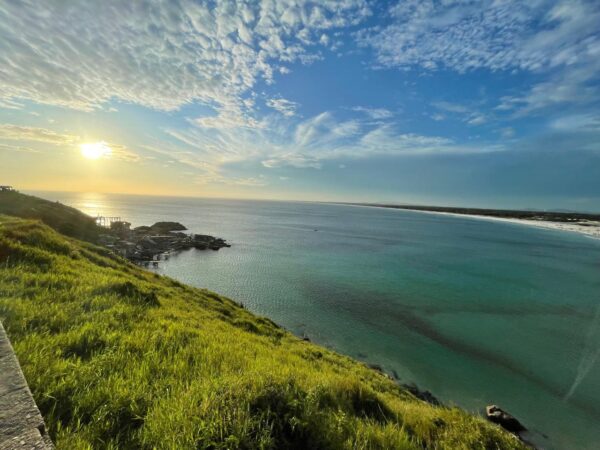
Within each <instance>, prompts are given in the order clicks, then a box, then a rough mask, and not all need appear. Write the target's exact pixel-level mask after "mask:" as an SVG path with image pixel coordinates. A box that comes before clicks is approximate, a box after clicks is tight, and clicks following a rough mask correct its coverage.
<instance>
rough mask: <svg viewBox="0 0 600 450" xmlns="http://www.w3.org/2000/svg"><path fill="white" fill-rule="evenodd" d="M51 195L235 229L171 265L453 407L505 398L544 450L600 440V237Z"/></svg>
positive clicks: (351, 210) (127, 214)
mask: <svg viewBox="0 0 600 450" xmlns="http://www.w3.org/2000/svg"><path fill="white" fill-rule="evenodd" d="M41 195H42V196H44V197H46V198H50V199H53V200H59V201H62V202H64V203H67V204H69V205H72V206H75V207H77V208H79V209H81V210H84V211H86V212H87V213H89V214H92V215H96V214H97V213H101V214H104V215H111V216H113V215H118V216H122V217H123V218H126V219H127V220H129V221H131V222H132V223H133V224H134V226H137V225H142V224H151V223H153V222H155V221H157V220H177V221H180V222H182V223H183V224H185V225H186V226H188V228H189V229H190V230H191V231H193V232H200V233H209V234H213V235H216V236H219V237H223V238H225V239H227V240H228V241H229V242H230V243H231V244H233V246H232V247H231V248H230V249H222V250H220V251H219V252H200V251H196V250H191V251H187V252H183V253H180V254H178V255H176V256H173V257H171V258H170V259H169V260H168V261H166V262H164V263H162V266H161V267H160V268H159V269H157V270H158V271H159V272H160V273H163V274H166V275H170V276H172V277H174V278H177V279H179V280H181V281H183V282H186V283H189V284H192V285H195V286H199V287H206V288H209V289H212V290H214V291H217V292H219V293H222V294H224V295H227V296H229V297H231V298H234V299H236V300H238V301H241V302H243V303H244V304H245V305H246V307H247V308H248V309H250V310H252V311H255V312H257V313H259V314H262V315H265V316H268V317H270V318H272V319H273V320H275V321H276V322H278V323H279V324H281V325H283V326H285V327H286V328H288V329H290V330H291V331H293V332H295V333H297V334H306V335H308V336H309V337H310V338H311V340H313V341H315V342H318V343H320V344H323V345H326V346H328V347H331V348H334V349H336V350H338V351H340V352H343V353H346V354H348V355H351V356H354V357H356V358H358V359H361V360H363V361H366V362H369V363H377V364H380V365H381V366H383V367H384V369H385V370H386V371H387V372H389V373H395V374H396V375H397V376H398V377H399V378H400V379H401V380H402V381H405V382H410V381H412V382H415V383H417V384H418V385H419V386H420V387H421V388H425V389H429V390H431V391H432V392H433V393H434V394H435V395H436V396H438V397H439V398H440V399H441V400H442V401H444V402H446V403H448V404H456V405H459V406H461V407H463V408H466V409H468V410H471V411H474V412H476V411H480V410H481V409H482V408H483V407H485V405H486V404H489V403H496V404H499V405H500V406H501V407H503V408H504V409H506V410H508V411H510V412H511V413H512V414H514V415H515V416H516V417H518V418H519V419H521V421H522V422H524V424H525V425H526V426H528V427H529V428H530V429H531V430H533V433H532V437H533V439H534V440H535V442H536V443H537V444H541V445H542V446H543V447H544V448H564V449H576V448H577V449H578V448H581V449H592V448H594V449H596V448H599V447H598V446H599V444H598V443H599V442H600V362H599V361H598V359H600V358H598V357H599V355H600V240H594V239H591V238H588V237H585V236H580V235H577V234H574V233H568V232H561V231H554V230H545V229H538V228H534V227H528V226H523V225H518V224H510V223H503V222H494V221H486V220H476V219H469V218H462V217H452V216H443V215H435V214H425V213H418V212H411V211H401V210H389V209H378V208H366V207H354V206H344V205H327V204H311V203H282V202H261V201H235V200H204V199H202V200H200V199H182V198H152V197H135V196H117V195H91V194H58V193H43V194H41ZM544 435H547V438H546V437H544Z"/></svg>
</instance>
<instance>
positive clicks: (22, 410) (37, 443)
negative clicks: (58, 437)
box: [0, 323, 54, 450]
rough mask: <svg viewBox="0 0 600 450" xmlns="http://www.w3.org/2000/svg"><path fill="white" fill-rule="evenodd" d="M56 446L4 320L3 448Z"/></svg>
mask: <svg viewBox="0 0 600 450" xmlns="http://www.w3.org/2000/svg"><path fill="white" fill-rule="evenodd" d="M53 448H54V446H53V445H52V442H51V441H50V438H49V437H48V434H47V433H46V426H45V425H44V419H42V415H41V414H40V411H39V409H38V407H37V406H36V404H35V401H34V400H33V396H32V395H31V391H30V390H29V386H27V381H25V377H24V376H23V372H22V371H21V366H19V361H18V360H17V357H16V355H15V353H14V351H13V348H12V346H11V345H10V341H9V340H8V337H7V336H6V332H5V331H4V327H3V326H2V324H1V323H0V450H17V449H18V450H25V449H27V450H42V449H44V450H47V449H53Z"/></svg>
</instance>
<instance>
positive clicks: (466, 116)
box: [431, 101, 488, 125]
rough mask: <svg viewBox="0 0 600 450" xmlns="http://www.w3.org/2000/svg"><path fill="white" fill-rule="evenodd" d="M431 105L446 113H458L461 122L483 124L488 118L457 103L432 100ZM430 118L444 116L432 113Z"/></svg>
mask: <svg viewBox="0 0 600 450" xmlns="http://www.w3.org/2000/svg"><path fill="white" fill-rule="evenodd" d="M432 106H434V107H435V108H437V109H440V110H442V111H445V112H447V113H453V114H456V115H458V116H459V117H460V118H461V120H462V121H463V122H466V123H467V124H469V125H483V124H484V123H486V122H487V121H488V118H487V116H486V115H485V114H483V113H481V112H479V111H477V110H475V109H472V108H471V107H468V106H465V105H462V104H459V103H451V102H446V101H438V102H433V103H432ZM431 118H432V119H433V120H436V121H440V120H444V119H445V118H446V117H445V116H444V115H443V114H434V115H432V116H431Z"/></svg>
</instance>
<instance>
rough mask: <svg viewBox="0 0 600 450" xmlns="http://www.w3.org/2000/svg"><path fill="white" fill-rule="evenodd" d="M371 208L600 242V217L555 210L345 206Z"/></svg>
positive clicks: (385, 205) (374, 205)
mask: <svg viewBox="0 0 600 450" xmlns="http://www.w3.org/2000/svg"><path fill="white" fill-rule="evenodd" d="M342 204H344V205H352V206H366V207H371V208H389V209H403V210H406V211H415V212H421V213H426V214H441V215H447V216H455V217H468V218H472V219H483V220H495V221H500V222H509V223H516V224H521V225H529V226H534V227H538V228H545V229H551V230H560V231H569V232H574V233H579V234H583V235H585V236H588V237H591V238H595V239H600V214H587V213H578V212H553V211H520V210H503V209H483V208H457V207H443V206H421V205H391V204H382V203H342Z"/></svg>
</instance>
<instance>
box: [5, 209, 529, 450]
mask: <svg viewBox="0 0 600 450" xmlns="http://www.w3.org/2000/svg"><path fill="white" fill-rule="evenodd" d="M0 319H1V320H2V321H3V323H4V325H5V327H6V329H7V332H8V334H9V336H10V338H11V340H12V342H13V345H14V347H15V350H16V352H17V355H18V357H19V360H20V362H21V365H22V367H23V371H24V373H25V376H26V378H27V380H28V382H29V384H30V387H31V390H32V391H33V394H34V396H35V399H36V401H37V403H38V405H39V407H40V409H41V411H42V414H43V415H44V417H45V419H46V423H47V425H48V427H49V431H50V435H51V437H52V438H53V439H54V441H55V443H56V444H57V447H58V448H59V449H91V448H109V449H117V448H118V449H138V448H143V449H152V448H161V449H162V448H170V449H204V448H207V449H209V448H210V449H234V448H244V449H254V448H256V449H259V448H262V449H286V448H289V449H319V448H326V449H342V448H344V449H367V448H368V449H388V448H390V449H391V448H394V449H417V448H420V449H422V448H448V449H476V448H482V449H483V448H485V449H504V448H521V444H520V443H519V442H518V441H517V440H516V439H515V438H514V437H513V436H511V435H509V434H507V433H505V432H504V431H502V430H501V429H499V428H497V427H496V426H493V425H491V424H488V423H487V422H485V421H484V420H482V419H480V418H476V417H474V416H471V415H468V414H467V413H465V412H463V411H461V410H459V409H456V408H444V407H434V406H431V405H429V404H427V403H425V402H423V401H421V400H418V399H417V398H415V397H414V396H412V395H411V394H410V393H408V392H406V391H405V390H403V389H402V388H400V387H399V386H398V385H397V384H396V383H394V382H393V381H392V380H390V379H388V378H387V377H386V376H384V375H383V374H380V373H378V372H376V371H374V370H371V369H369V368H368V367H366V366H365V365H363V364H361V363H359V362H357V361H354V360H352V359H350V358H347V357H344V356H340V355H338V354H336V353H334V352H331V351H328V350H326V349H324V348H322V347H319V346H316V345H314V344H311V343H309V342H304V341H302V340H300V339H298V338H297V337H295V336H293V335H291V334H289V333H288V332H286V331H285V330H283V329H281V328H279V327H278V326H276V325H275V324H274V323H272V322H271V321H269V320H268V319H265V318H260V317H257V316H254V315H252V314H251V313H249V312H248V311H246V310H245V309H243V308H241V307H240V306H238V305H237V304H235V303H234V302H232V301H230V300H227V299H225V298H223V297H220V296H218V295H216V294H213V293H211V292H208V291H205V290H200V289H194V288H191V287H188V286H184V285H182V284H180V283H178V282H177V281H174V280H172V279H169V278H165V277H161V276H158V275H156V274H152V273H150V272H147V271H144V270H142V269H140V268H138V267H136V266H134V265H132V264H130V263H128V262H127V261H125V260H123V259H120V258H118V257H115V256H113V255H111V254H110V253H109V252H108V251H107V250H105V249H102V248H99V247H95V246H93V245H91V244H88V243H84V242H80V241H76V240H73V239H70V238H67V237H64V236H62V235H60V234H58V233H56V232H55V231H53V230H51V229H50V228H48V227H47V226H45V225H43V224H41V223H40V222H36V221H30V220H23V219H17V218H12V217H7V216H0Z"/></svg>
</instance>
